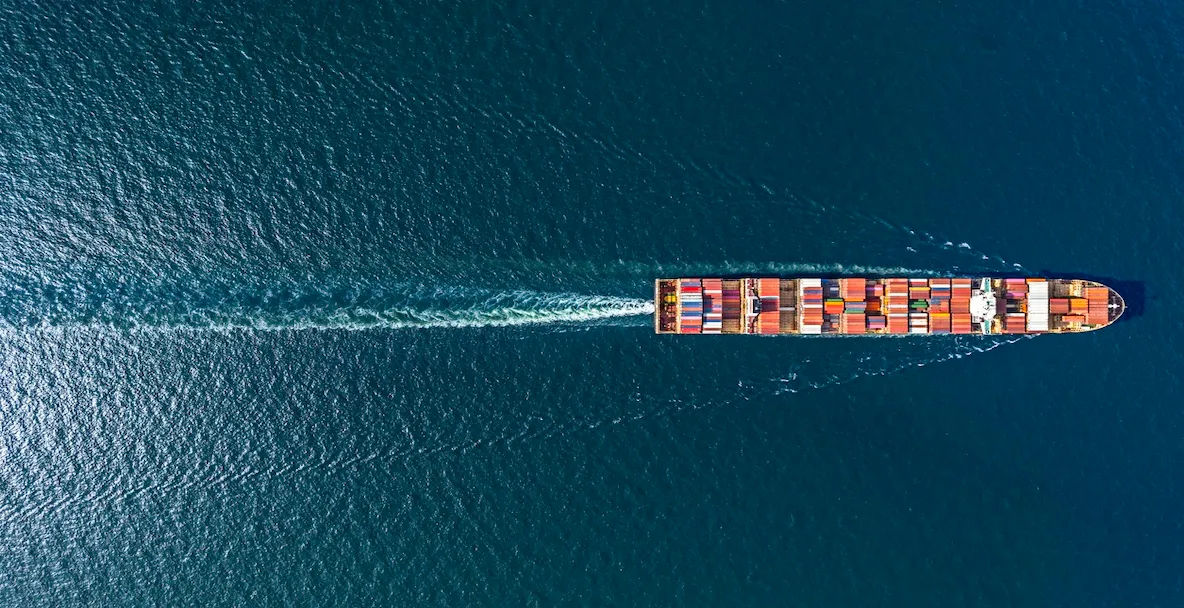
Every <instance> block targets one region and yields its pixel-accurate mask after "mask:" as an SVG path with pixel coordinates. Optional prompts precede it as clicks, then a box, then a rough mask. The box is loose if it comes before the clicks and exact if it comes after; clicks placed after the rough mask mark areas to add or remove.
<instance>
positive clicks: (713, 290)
mask: <svg viewBox="0 0 1184 608" xmlns="http://www.w3.org/2000/svg"><path fill="white" fill-rule="evenodd" d="M723 283H724V282H723V280H721V279H703V333H705V334H719V333H723V331H724V285H723Z"/></svg>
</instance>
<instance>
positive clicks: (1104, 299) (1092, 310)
mask: <svg viewBox="0 0 1184 608" xmlns="http://www.w3.org/2000/svg"><path fill="white" fill-rule="evenodd" d="M1085 299H1086V301H1087V303H1088V307H1087V308H1086V311H1085V322H1086V323H1087V324H1088V325H1105V324H1106V322H1107V321H1109V320H1110V306H1109V305H1110V289H1109V288H1107V287H1086V288H1085Z"/></svg>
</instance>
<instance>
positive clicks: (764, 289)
mask: <svg viewBox="0 0 1184 608" xmlns="http://www.w3.org/2000/svg"><path fill="white" fill-rule="evenodd" d="M780 283H781V281H780V280H779V279H759V280H758V283H757V295H758V296H760V298H761V313H760V314H759V315H758V316H757V331H758V333H762V334H776V333H781V311H780V310H779V309H780V308H781V285H780Z"/></svg>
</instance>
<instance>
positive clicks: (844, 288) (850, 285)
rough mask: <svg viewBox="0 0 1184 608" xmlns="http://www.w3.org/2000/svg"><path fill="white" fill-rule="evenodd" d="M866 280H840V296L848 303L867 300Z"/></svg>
mask: <svg viewBox="0 0 1184 608" xmlns="http://www.w3.org/2000/svg"><path fill="white" fill-rule="evenodd" d="M866 290H867V280H866V279H839V296H840V297H842V298H843V300H846V301H848V302H850V301H852V300H863V299H866V297H867V295H866V293H865V292H866Z"/></svg>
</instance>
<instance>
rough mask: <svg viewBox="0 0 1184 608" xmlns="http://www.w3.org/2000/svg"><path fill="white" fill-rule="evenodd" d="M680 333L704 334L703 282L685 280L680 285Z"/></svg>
mask: <svg viewBox="0 0 1184 608" xmlns="http://www.w3.org/2000/svg"><path fill="white" fill-rule="evenodd" d="M678 303H679V316H678V326H679V333H684V334H699V333H703V281H701V280H699V279H683V280H682V281H679V285H678Z"/></svg>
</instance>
